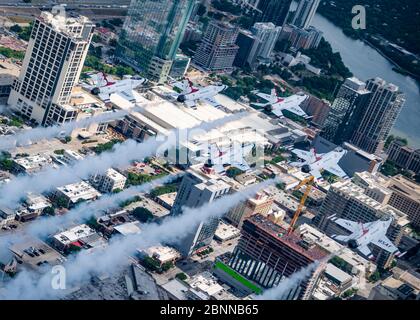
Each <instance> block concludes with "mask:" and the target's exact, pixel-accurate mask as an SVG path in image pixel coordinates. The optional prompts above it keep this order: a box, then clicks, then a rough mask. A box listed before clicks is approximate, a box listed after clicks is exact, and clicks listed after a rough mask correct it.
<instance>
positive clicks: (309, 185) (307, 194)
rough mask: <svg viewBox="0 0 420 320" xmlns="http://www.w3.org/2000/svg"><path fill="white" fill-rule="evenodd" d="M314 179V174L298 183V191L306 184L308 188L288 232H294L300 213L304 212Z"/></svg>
mask: <svg viewBox="0 0 420 320" xmlns="http://www.w3.org/2000/svg"><path fill="white" fill-rule="evenodd" d="M314 181H315V178H314V176H310V177H309V178H306V179H304V180H302V181H301V182H300V183H299V184H298V185H297V187H296V188H295V191H296V190H299V189H300V188H302V186H306V190H305V192H304V194H303V196H302V198H301V199H300V203H299V206H298V208H297V210H296V212H295V214H294V216H293V219H292V221H291V222H290V226H289V229H287V234H291V233H292V232H293V229H294V227H295V224H296V221H297V219H298V218H299V215H300V213H301V212H302V209H303V207H304V206H305V202H306V199H307V198H308V196H309V194H310V193H311V190H312V186H313V184H314Z"/></svg>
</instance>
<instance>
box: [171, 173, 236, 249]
mask: <svg viewBox="0 0 420 320" xmlns="http://www.w3.org/2000/svg"><path fill="white" fill-rule="evenodd" d="M230 189H231V186H230V185H229V184H228V183H227V182H225V181H223V180H222V179H221V178H218V176H216V175H214V174H211V171H210V170H208V171H206V170H205V167H203V166H202V165H197V166H192V167H190V169H188V171H187V174H186V175H185V176H184V177H183V179H182V182H181V186H180V187H179V191H178V194H177V196H176V199H175V202H174V205H173V206H172V210H171V214H172V215H179V214H182V209H183V208H184V207H187V208H196V207H200V206H202V205H205V204H207V203H209V202H212V201H214V200H216V199H218V198H220V197H221V196H223V195H226V194H227V193H229V191H230ZM218 225H219V219H218V218H212V219H208V220H207V221H206V222H201V223H200V224H199V225H198V226H197V228H196V229H194V231H193V232H190V233H188V234H186V235H185V237H184V238H183V239H182V240H181V241H180V242H178V243H175V244H174V245H175V246H176V247H177V249H178V250H179V251H180V252H181V254H182V255H183V256H189V255H191V254H193V253H194V252H196V251H197V250H198V249H200V248H202V247H205V246H207V245H209V244H210V242H211V240H212V239H213V236H214V233H215V232H216V229H217V226H218Z"/></svg>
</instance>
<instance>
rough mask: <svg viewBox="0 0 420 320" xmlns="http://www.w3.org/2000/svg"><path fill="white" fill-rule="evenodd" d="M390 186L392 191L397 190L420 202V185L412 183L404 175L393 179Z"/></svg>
mask: <svg viewBox="0 0 420 320" xmlns="http://www.w3.org/2000/svg"><path fill="white" fill-rule="evenodd" d="M388 186H389V188H390V189H391V190H396V191H398V192H400V193H402V194H404V195H405V196H407V197H409V198H410V199H412V200H414V201H416V202H420V185H419V184H417V183H414V182H412V181H410V180H409V179H407V178H406V177H404V176H403V175H397V176H394V177H392V178H391V179H390V181H389V184H388Z"/></svg>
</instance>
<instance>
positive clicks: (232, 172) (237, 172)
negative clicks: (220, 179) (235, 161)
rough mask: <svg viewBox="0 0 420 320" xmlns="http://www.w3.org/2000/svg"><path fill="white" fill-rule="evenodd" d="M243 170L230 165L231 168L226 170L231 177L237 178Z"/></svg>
mask: <svg viewBox="0 0 420 320" xmlns="http://www.w3.org/2000/svg"><path fill="white" fill-rule="evenodd" d="M242 173H243V171H242V170H241V169H239V168H236V167H230V168H229V169H227V170H226V175H227V176H228V177H229V178H235V177H236V176H238V175H240V174H242Z"/></svg>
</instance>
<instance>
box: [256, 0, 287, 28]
mask: <svg viewBox="0 0 420 320" xmlns="http://www.w3.org/2000/svg"><path fill="white" fill-rule="evenodd" d="M291 4H292V0H260V1H259V2H258V5H257V8H258V9H259V10H260V11H261V14H260V18H259V21H261V22H272V23H274V24H275V25H276V26H280V27H281V26H283V24H285V23H286V20H287V17H288V14H289V9H290V5H291Z"/></svg>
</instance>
